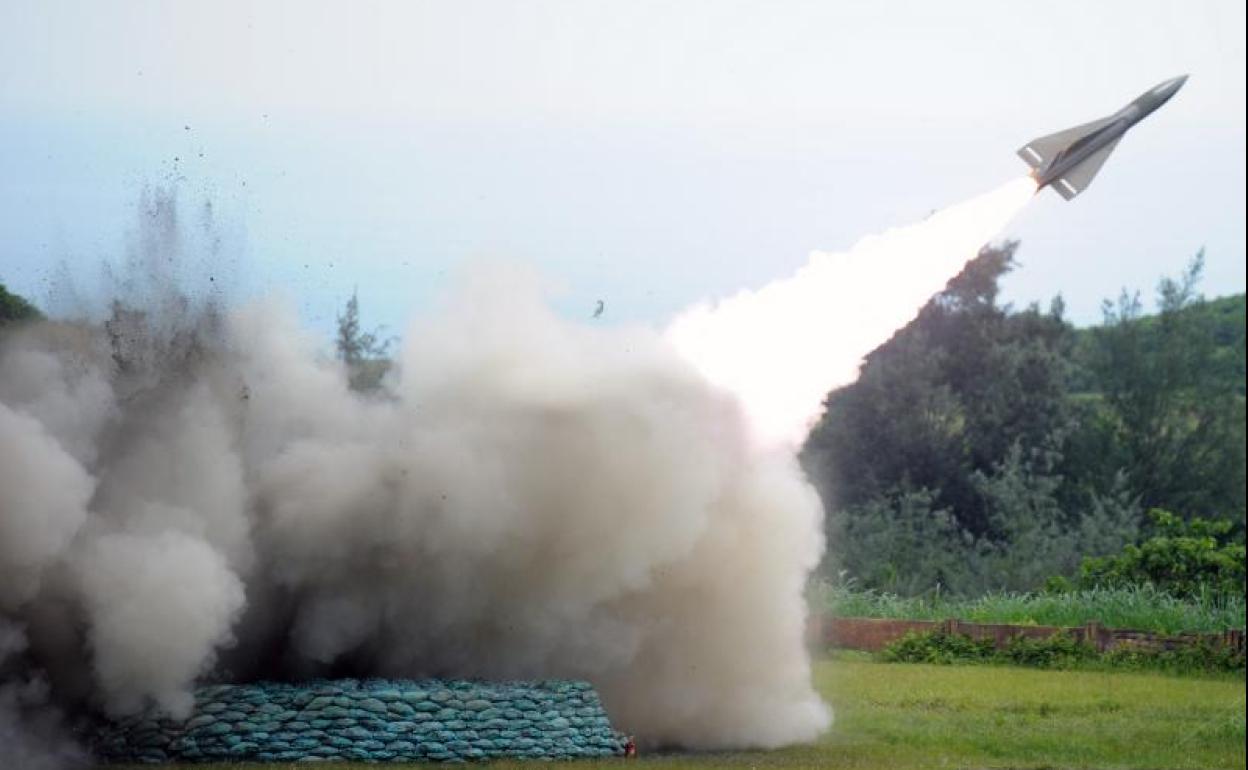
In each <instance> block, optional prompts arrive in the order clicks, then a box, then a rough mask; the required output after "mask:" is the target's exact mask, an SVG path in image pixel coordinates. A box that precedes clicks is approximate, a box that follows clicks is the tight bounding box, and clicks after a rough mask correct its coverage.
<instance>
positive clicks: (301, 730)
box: [95, 679, 626, 762]
mask: <svg viewBox="0 0 1248 770" xmlns="http://www.w3.org/2000/svg"><path fill="white" fill-rule="evenodd" d="M625 743H626V738H625V736H623V735H621V734H620V733H618V732H616V731H615V730H614V729H612V727H611V723H610V721H609V720H608V719H607V715H606V712H605V711H604V710H603V708H602V704H601V702H599V700H598V694H597V693H596V692H595V691H594V689H593V687H591V686H590V685H589V683H587V682H577V681H564V680H552V681H544V682H476V681H463V680H457V681H445V680H436V679H434V680H422V681H411V680H385V679H369V680H356V679H337V680H332V681H314V682H307V683H303V684H285V683H275V682H259V683H254V684H243V685H214V686H210V687H202V688H200V689H199V690H197V691H196V693H195V710H194V712H193V713H192V714H191V716H190V717H189V718H188V719H187V720H185V721H176V720H171V719H168V718H164V717H161V716H159V715H156V714H146V715H138V716H133V717H127V718H124V719H120V720H117V721H115V722H111V723H109V724H107V725H104V726H103V727H102V728H101V729H100V730H99V732H98V734H97V736H96V741H95V750H96V753H97V754H98V755H99V756H100V758H102V759H105V760H108V761H113V762H222V761H231V762H234V761H249V762H255V761H259V762H295V761H306V760H315V759H323V760H349V761H361V762H389V761H395V762H410V761H443V762H448V761H464V760H484V759H492V758H497V757H521V758H533V759H548V760H549V759H575V758H582V757H605V756H610V755H615V754H622V753H623V752H624V746H625Z"/></svg>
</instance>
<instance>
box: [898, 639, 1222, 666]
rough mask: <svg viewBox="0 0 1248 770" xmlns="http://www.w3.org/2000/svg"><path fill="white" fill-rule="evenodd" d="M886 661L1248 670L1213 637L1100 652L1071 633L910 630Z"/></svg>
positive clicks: (1120, 646) (1118, 647)
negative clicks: (1000, 640)
mask: <svg viewBox="0 0 1248 770" xmlns="http://www.w3.org/2000/svg"><path fill="white" fill-rule="evenodd" d="M880 659H881V660H885V661H889V663H931V664H941V665H948V664H968V663H980V664H983V663H996V664H1010V665H1023V666H1032V668H1043V669H1085V668H1091V669H1097V668H1109V669H1147V670H1164V671H1171V673H1174V674H1208V673H1227V671H1241V673H1242V671H1243V670H1244V655H1243V653H1242V651H1239V650H1236V649H1232V648H1228V646H1224V645H1218V644H1212V643H1208V641H1202V643H1198V644H1191V645H1183V646H1178V648H1174V649H1157V648H1151V646H1142V645H1133V644H1119V645H1118V646H1116V648H1113V649H1112V650H1108V651H1106V653H1098V651H1097V650H1096V648H1093V646H1092V645H1090V644H1085V643H1082V641H1078V640H1077V639H1075V636H1072V635H1071V634H1055V635H1052V636H1048V638H1046V639H1028V638H1026V636H1022V635H1020V636H1015V638H1013V639H1011V640H1010V641H1008V643H1007V644H1006V645H1005V646H1003V648H1001V649H996V646H995V645H993V643H992V640H991V639H972V638H971V636H968V635H966V634H946V633H943V631H927V633H915V631H910V633H907V634H906V635H905V636H902V638H901V639H897V640H896V641H892V643H891V644H889V645H886V646H885V648H884V650H881V653H880Z"/></svg>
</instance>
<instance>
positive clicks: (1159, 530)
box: [1079, 509, 1244, 597]
mask: <svg viewBox="0 0 1248 770" xmlns="http://www.w3.org/2000/svg"><path fill="white" fill-rule="evenodd" d="M1149 517H1150V519H1151V520H1152V522H1153V526H1154V529H1155V532H1156V534H1154V535H1153V536H1152V537H1150V538H1149V539H1147V540H1145V541H1144V542H1143V543H1141V544H1139V545H1128V546H1126V548H1124V549H1123V551H1122V553H1120V554H1118V555H1114V556H1105V557H1100V558H1090V559H1085V560H1084V562H1083V566H1082V568H1081V571H1080V576H1079V580H1080V583H1081V584H1082V585H1083V586H1085V587H1094V586H1101V587H1110V588H1117V587H1124V586H1133V585H1144V584H1148V585H1152V586H1155V587H1156V588H1158V589H1160V590H1162V591H1165V592H1166V593H1169V594H1172V595H1174V596H1180V597H1200V596H1206V595H1209V594H1214V595H1225V596H1239V597H1242V596H1244V545H1243V543H1234V542H1231V541H1230V539H1229V538H1230V533H1231V529H1232V525H1231V522H1229V521H1209V520H1206V519H1200V518H1196V519H1192V520H1191V521H1183V520H1182V519H1180V518H1178V517H1177V516H1175V515H1174V514H1172V513H1170V512H1168V511H1163V510H1161V509H1153V510H1152V511H1150V512H1149Z"/></svg>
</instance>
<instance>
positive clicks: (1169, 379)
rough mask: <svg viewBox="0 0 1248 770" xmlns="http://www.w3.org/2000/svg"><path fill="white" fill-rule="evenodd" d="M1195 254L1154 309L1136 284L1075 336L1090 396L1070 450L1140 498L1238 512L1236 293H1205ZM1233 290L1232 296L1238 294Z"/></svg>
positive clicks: (1232, 515)
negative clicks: (1213, 296)
mask: <svg viewBox="0 0 1248 770" xmlns="http://www.w3.org/2000/svg"><path fill="white" fill-rule="evenodd" d="M1203 266H1204V258H1203V254H1198V255H1197V256H1196V258H1195V259H1193V260H1192V262H1191V264H1190V265H1189V266H1188V267H1187V269H1186V270H1185V271H1184V272H1183V273H1182V274H1181V275H1180V276H1179V277H1178V278H1176V279H1171V278H1165V279H1163V280H1162V281H1161V283H1160V284H1159V286H1158V296H1157V304H1158V309H1159V312H1158V313H1157V314H1156V315H1154V316H1145V315H1144V314H1143V307H1142V304H1141V302H1140V298H1139V294H1138V293H1136V294H1129V293H1127V292H1125V291H1124V292H1123V293H1122V295H1121V296H1119V298H1118V300H1117V302H1115V303H1111V302H1108V301H1106V302H1105V304H1104V323H1103V324H1102V325H1101V326H1100V327H1099V328H1097V329H1093V330H1091V332H1090V333H1088V334H1087V336H1086V338H1085V339H1084V340H1082V341H1081V343H1082V344H1080V345H1078V346H1077V351H1078V356H1077V357H1076V360H1075V363H1076V365H1077V366H1078V367H1080V368H1082V369H1083V370H1085V371H1086V373H1087V377H1086V379H1085V382H1084V386H1085V387H1086V388H1087V389H1088V391H1089V394H1090V395H1091V396H1092V397H1091V398H1088V399H1086V400H1085V401H1084V402H1083V406H1082V413H1081V419H1082V425H1081V428H1082V429H1081V430H1080V431H1079V433H1078V434H1077V435H1075V436H1073V440H1074V444H1075V446H1074V447H1072V449H1071V454H1070V456H1071V457H1072V459H1073V460H1074V461H1075V463H1074V467H1076V468H1078V469H1079V475H1080V478H1081V480H1082V481H1083V483H1084V484H1085V485H1087V486H1096V485H1098V484H1103V483H1104V482H1105V480H1106V479H1107V478H1108V477H1109V476H1111V475H1112V474H1114V473H1118V472H1119V471H1123V472H1125V473H1126V474H1127V476H1128V481H1129V486H1130V488H1131V489H1132V490H1133V491H1134V492H1135V493H1137V494H1138V495H1139V497H1140V499H1141V503H1142V504H1143V506H1144V507H1145V508H1146V509H1147V508H1166V509H1169V510H1172V511H1181V512H1183V515H1185V516H1201V517H1206V518H1225V519H1230V520H1232V521H1236V522H1237V526H1238V527H1239V529H1240V531H1241V532H1242V530H1243V520H1244V503H1245V498H1244V488H1245V456H1244V441H1245V435H1244V424H1245V419H1244V331H1243V327H1242V325H1241V326H1239V328H1238V329H1235V328H1234V326H1233V324H1234V323H1235V322H1236V321H1239V322H1240V323H1241V324H1242V319H1243V312H1244V310H1243V306H1244V298H1243V296H1242V295H1240V296H1239V297H1237V298H1230V299H1229V300H1224V301H1222V302H1221V303H1208V302H1206V301H1205V299H1204V298H1203V297H1202V296H1200V295H1199V294H1198V293H1197V291H1196V285H1197V283H1198V282H1199V280H1200V277H1201V273H1202V270H1203ZM1236 300H1237V301H1236Z"/></svg>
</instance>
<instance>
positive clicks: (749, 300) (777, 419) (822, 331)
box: [666, 177, 1036, 446]
mask: <svg viewBox="0 0 1248 770" xmlns="http://www.w3.org/2000/svg"><path fill="white" fill-rule="evenodd" d="M1035 191H1036V185H1035V182H1034V180H1032V179H1031V178H1029V177H1028V178H1022V179H1019V180H1016V181H1013V182H1010V183H1009V184H1006V185H1003V186H1002V187H1000V188H998V189H996V190H994V191H992V192H990V193H987V194H985V195H981V196H979V197H977V198H973V199H971V200H969V201H966V202H965V203H960V204H957V205H955V206H950V207H949V208H946V209H943V210H941V211H938V212H936V213H935V214H933V215H932V216H930V217H928V218H927V219H925V220H923V221H921V222H917V223H915V224H912V225H908V226H905V227H899V228H895V229H893V230H889V231H887V232H885V233H883V234H881V235H872V236H868V237H866V238H863V239H862V240H860V241H859V242H858V243H856V244H855V245H854V246H853V247H851V248H850V249H849V250H848V251H846V252H841V253H828V252H820V251H817V252H814V253H813V254H811V256H810V260H809V261H808V262H807V263H806V265H805V266H803V267H802V268H801V269H799V270H798V271H797V273H795V274H794V275H792V276H791V277H789V278H784V279H781V280H778V281H775V282H773V283H770V284H768V285H766V286H764V287H763V288H761V289H758V290H754V291H742V292H740V293H739V294H736V295H735V296H732V297H729V298H727V299H724V300H720V301H718V302H713V303H704V304H701V305H698V306H696V307H694V308H692V309H690V310H687V311H685V312H684V313H682V314H680V316H678V317H677V318H676V320H675V321H673V322H672V324H671V325H670V326H669V327H668V329H667V331H666V336H667V337H668V339H669V340H671V342H672V344H674V345H675V346H676V348H677V350H679V351H680V353H681V355H683V356H684V357H685V358H687V359H688V360H689V361H691V362H692V363H693V364H694V366H696V367H697V369H698V370H699V371H701V372H702V373H703V374H704V375H705V376H706V378H707V379H708V380H710V381H711V382H712V383H714V384H715V385H718V386H719V387H721V388H723V389H725V390H727V391H729V392H731V393H734V394H735V395H736V396H737V397H738V398H739V399H740V400H741V402H742V404H743V405H744V406H745V410H746V412H747V414H748V415H749V418H750V423H751V425H752V426H753V428H754V432H755V436H756V438H757V440H759V441H760V442H762V443H764V444H787V445H789V446H794V445H796V444H798V443H800V442H801V440H802V439H803V437H804V436H805V434H806V431H807V429H808V428H809V424H810V421H811V419H812V418H813V417H815V416H816V415H817V414H818V410H819V407H820V404H821V403H822V400H823V397H824V396H825V395H827V393H828V391H829V390H831V389H833V388H836V387H839V386H841V385H844V384H846V383H849V382H852V381H853V380H854V378H855V377H857V374H858V365H859V363H860V362H861V360H862V357H863V356H864V355H866V354H867V353H869V352H870V351H871V350H872V349H873V348H875V347H876V346H877V345H879V344H880V343H881V342H883V341H884V340H886V339H887V338H888V337H889V335H890V334H892V333H893V331H895V330H896V329H899V328H901V327H902V326H903V325H905V324H906V323H907V322H908V321H909V320H910V319H911V318H913V317H914V315H915V313H917V312H918V310H919V308H920V307H921V306H922V305H923V303H925V302H926V301H927V299H928V298H929V297H931V296H932V295H933V294H936V293H937V292H938V291H940V290H941V289H942V288H943V287H944V285H945V282H946V281H948V280H949V278H950V277H952V276H953V275H955V274H956V273H957V272H958V270H959V269H960V268H961V267H962V265H963V264H964V263H965V262H966V261H967V260H969V259H970V258H971V257H973V256H975V254H976V253H977V252H978V251H979V249H980V247H981V246H983V245H984V244H985V243H987V242H988V241H989V240H991V239H992V238H993V236H995V235H997V234H998V233H1000V232H1001V230H1002V229H1003V228H1004V227H1005V225H1006V223H1008V222H1009V221H1010V219H1012V218H1013V217H1014V216H1015V215H1016V214H1017V213H1018V212H1019V211H1021V210H1022V208H1023V207H1024V206H1025V205H1027V202H1028V201H1029V200H1030V199H1031V197H1032V195H1033V194H1034V193H1035Z"/></svg>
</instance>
